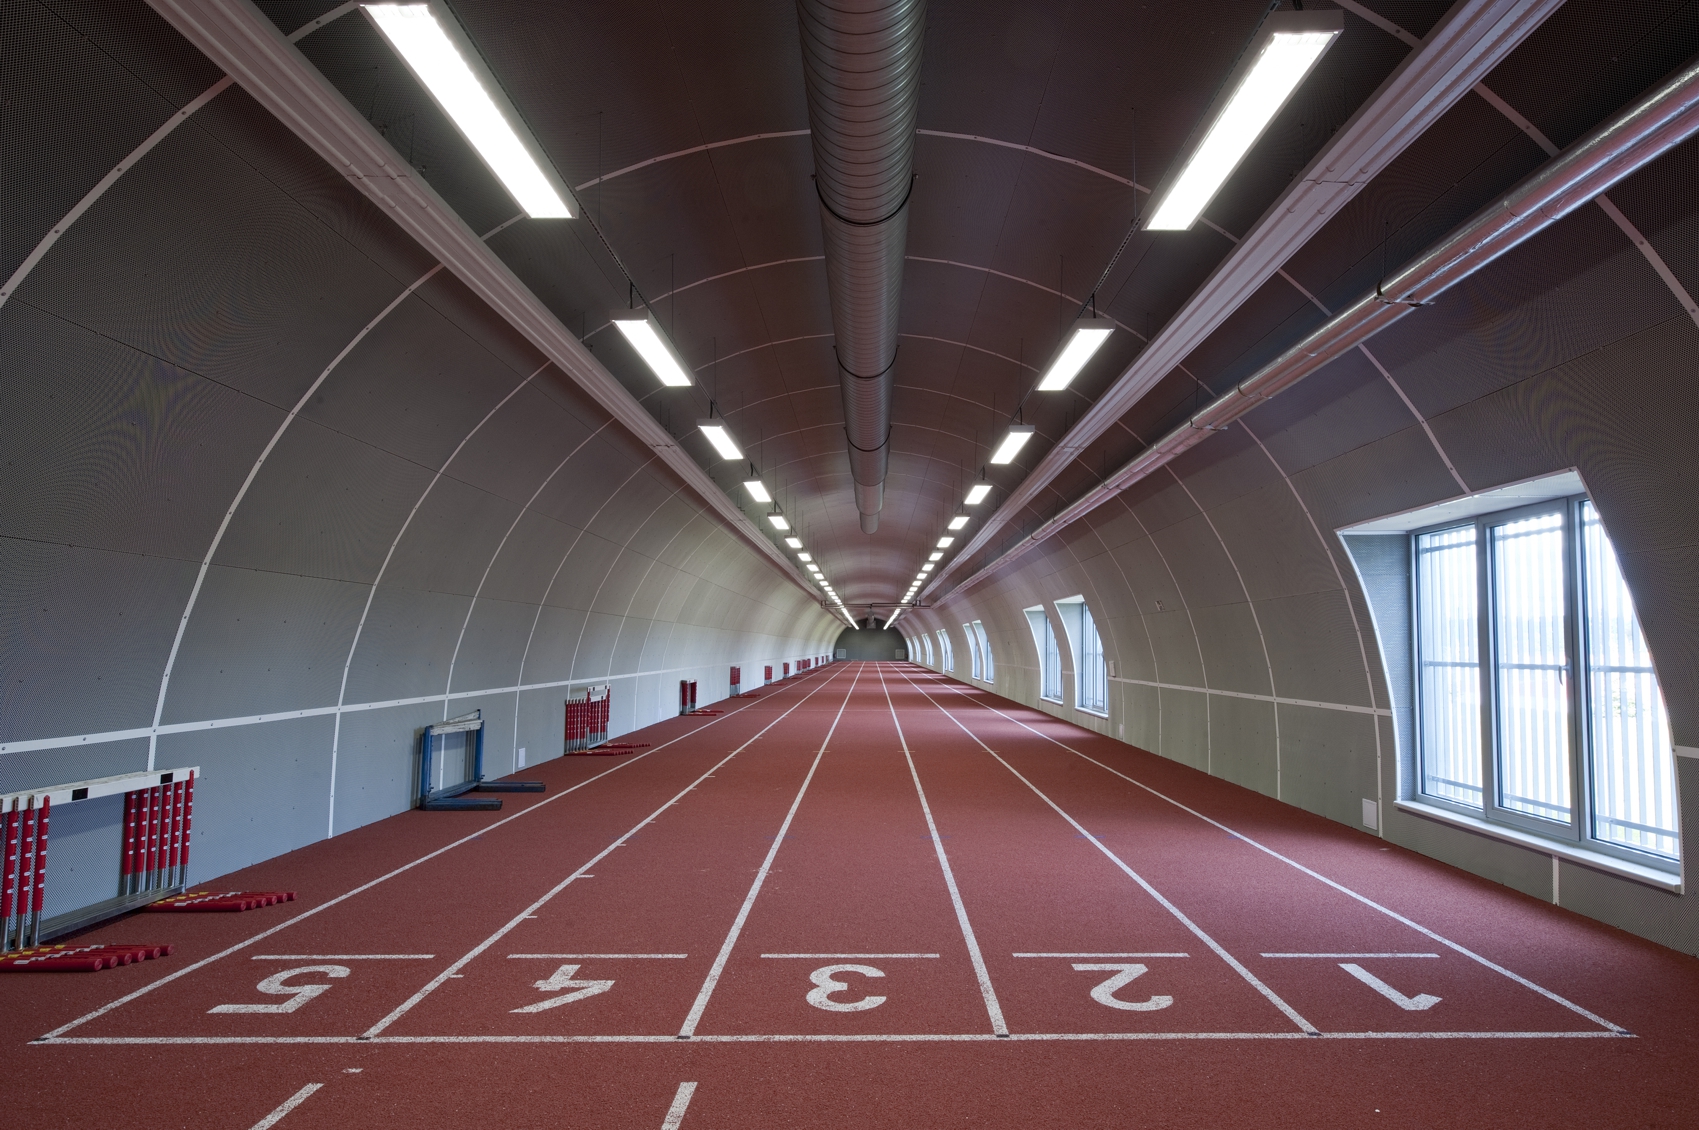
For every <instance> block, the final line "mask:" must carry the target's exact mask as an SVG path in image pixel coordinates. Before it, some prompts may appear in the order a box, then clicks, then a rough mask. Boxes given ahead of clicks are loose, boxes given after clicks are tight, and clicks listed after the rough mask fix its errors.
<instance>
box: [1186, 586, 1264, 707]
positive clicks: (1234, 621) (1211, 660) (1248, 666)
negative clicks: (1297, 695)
mask: <svg viewBox="0 0 1699 1130" xmlns="http://www.w3.org/2000/svg"><path fill="white" fill-rule="evenodd" d="M1191 622H1192V627H1193V628H1195V629H1196V631H1197V640H1198V646H1199V647H1200V648H1201V649H1202V650H1203V662H1204V669H1205V670H1206V671H1208V672H1209V685H1210V687H1211V688H1214V689H1220V690H1229V691H1239V692H1241V693H1244V694H1262V695H1266V694H1273V693H1274V688H1273V687H1271V686H1270V685H1269V681H1268V678H1269V671H1268V658H1267V654H1266V652H1265V651H1264V649H1263V642H1262V632H1261V631H1260V630H1259V629H1258V626H1257V621H1256V619H1255V617H1254V615H1253V613H1252V610H1251V606H1250V605H1249V604H1246V603H1244V602H1243V601H1241V602H1240V603H1238V604H1222V605H1214V606H1205V607H1201V608H1193V609H1192V610H1191ZM1165 681H1172V680H1165ZM1280 690H1281V693H1283V694H1284V693H1285V690H1286V688H1285V686H1284V685H1282V686H1281V687H1280Z"/></svg>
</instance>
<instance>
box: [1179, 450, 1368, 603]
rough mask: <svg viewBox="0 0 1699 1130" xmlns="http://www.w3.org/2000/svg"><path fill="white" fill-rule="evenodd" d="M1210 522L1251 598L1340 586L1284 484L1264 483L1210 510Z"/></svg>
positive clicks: (1331, 563)
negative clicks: (1237, 567)
mask: <svg viewBox="0 0 1699 1130" xmlns="http://www.w3.org/2000/svg"><path fill="white" fill-rule="evenodd" d="M1265 467H1266V464H1265ZM1210 518H1211V519H1212V520H1213V521H1214V523H1215V529H1216V532H1217V533H1218V534H1220V536H1221V540H1222V542H1223V544H1224V545H1225V546H1226V547H1227V552H1228V553H1229V554H1231V555H1232V558H1233V560H1234V561H1235V562H1236V563H1237V564H1238V566H1239V575H1240V578H1241V579H1242V580H1243V581H1244V583H1245V587H1246V589H1247V590H1249V593H1250V596H1251V597H1252V599H1255V600H1266V599H1268V598H1270V597H1281V596H1292V595H1296V594H1298V593H1311V592H1319V591H1322V590H1325V589H1337V588H1338V587H1339V574H1338V573H1337V572H1335V571H1334V567H1333V562H1332V561H1331V560H1329V559H1328V555H1327V548H1326V547H1325V546H1324V545H1323V544H1322V543H1321V541H1320V540H1319V539H1318V538H1317V536H1316V530H1315V528H1314V527H1313V526H1311V525H1310V521H1309V518H1308V517H1307V516H1306V515H1305V514H1304V510H1303V506H1302V504H1301V503H1300V502H1299V500H1298V498H1297V497H1296V496H1294V494H1293V493H1292V488H1291V487H1290V486H1288V485H1287V484H1286V483H1285V482H1284V481H1283V480H1281V479H1274V480H1273V481H1272V482H1265V484H1264V485H1263V486H1261V487H1259V488H1258V489H1256V490H1253V491H1249V492H1247V493H1245V494H1243V495H1241V496H1240V497H1238V498H1236V499H1234V500H1233V501H1231V502H1229V503H1226V504H1225V505H1223V506H1221V507H1220V508H1219V509H1216V510H1212V511H1211V512H1210Z"/></svg>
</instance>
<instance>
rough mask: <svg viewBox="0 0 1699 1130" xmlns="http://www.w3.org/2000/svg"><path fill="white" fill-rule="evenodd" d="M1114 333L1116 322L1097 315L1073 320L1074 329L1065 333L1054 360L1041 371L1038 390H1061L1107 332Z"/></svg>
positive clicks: (1098, 346)
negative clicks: (1064, 339) (1065, 336)
mask: <svg viewBox="0 0 1699 1130" xmlns="http://www.w3.org/2000/svg"><path fill="white" fill-rule="evenodd" d="M1114 332H1115V322H1114V320H1113V319H1110V318H1100V317H1098V316H1096V315H1095V314H1094V315H1092V316H1091V317H1088V318H1081V319H1079V320H1078V321H1076V322H1075V323H1074V327H1073V330H1072V331H1071V332H1070V333H1069V334H1068V340H1067V341H1065V342H1063V343H1062V348H1061V349H1059V350H1057V352H1056V359H1055V360H1054V361H1052V362H1050V367H1049V368H1048V369H1046V370H1044V376H1042V377H1040V378H1039V381H1038V391H1039V392H1060V391H1061V390H1062V389H1065V388H1067V387H1068V383H1069V382H1070V381H1072V380H1073V379H1074V378H1075V377H1077V376H1079V375H1080V370H1081V369H1083V368H1085V365H1086V362H1087V361H1090V360H1091V358H1092V355H1093V354H1094V353H1096V352H1097V351H1098V349H1100V348H1101V347H1102V345H1103V343H1104V342H1106V341H1108V340H1109V335H1110V334H1112V333H1114Z"/></svg>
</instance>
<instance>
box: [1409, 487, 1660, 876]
mask: <svg viewBox="0 0 1699 1130" xmlns="http://www.w3.org/2000/svg"><path fill="white" fill-rule="evenodd" d="M1588 502H1589V496H1588V495H1586V494H1568V495H1562V496H1559V497H1556V498H1550V499H1546V500H1543V501H1539V502H1532V503H1527V504H1524V505H1520V506H1513V507H1509V508H1507V509H1503V510H1493V511H1489V512H1486V513H1482V514H1476V515H1472V516H1469V517H1467V518H1454V519H1451V520H1450V521H1445V522H1438V523H1435V524H1433V525H1428V526H1422V527H1419V528H1416V529H1413V530H1411V531H1409V534H1408V545H1407V550H1408V552H1409V554H1410V592H1409V600H1410V639H1409V645H1410V658H1411V672H1410V674H1411V680H1412V684H1413V685H1412V690H1413V691H1414V696H1413V701H1412V712H1411V713H1412V733H1413V736H1414V745H1415V750H1414V752H1415V756H1416V761H1415V764H1414V766H1413V768H1414V773H1413V775H1412V776H1413V779H1412V781H1411V782H1410V788H1411V798H1412V799H1413V800H1414V801H1416V802H1418V803H1420V804H1423V805H1428V806H1432V807H1435V808H1440V809H1444V810H1447V811H1451V812H1456V813H1459V814H1461V815H1463V816H1466V817H1468V818H1470V819H1472V820H1479V821H1482V822H1484V823H1486V824H1489V825H1496V826H1498V827H1503V828H1506V829H1514V830H1515V831H1518V832H1522V833H1525V834H1529V835H1532V836H1535V837H1538V838H1540V839H1545V840H1549V841H1552V842H1553V843H1554V844H1567V845H1570V846H1571V847H1574V848H1577V849H1580V850H1583V851H1586V852H1593V853H1597V854H1599V855H1603V856H1608V857H1610V858H1613V859H1620V860H1625V861H1628V862H1631V863H1635V864H1639V865H1640V866H1643V867H1650V868H1653V869H1655V870H1659V871H1669V872H1677V873H1678V872H1679V870H1680V867H1681V860H1680V858H1679V853H1680V850H1681V848H1680V839H1681V830H1680V828H1679V826H1678V827H1677V828H1676V830H1675V836H1676V841H1677V845H1678V846H1677V853H1678V857H1677V858H1672V857H1670V856H1666V855H1661V854H1658V853H1656V852H1652V851H1647V850H1640V849H1637V848H1633V847H1628V846H1625V845H1622V844H1616V843H1612V842H1610V841H1609V840H1602V839H1599V838H1598V837H1597V836H1595V835H1594V834H1593V827H1594V823H1595V818H1596V813H1595V811H1594V796H1593V793H1594V779H1593V769H1594V766H1593V760H1594V758H1593V755H1592V749H1591V743H1592V734H1591V732H1590V730H1591V727H1590V719H1591V710H1590V702H1589V695H1590V693H1591V678H1590V674H1591V671H1590V668H1589V667H1588V660H1587V652H1586V646H1587V640H1586V637H1585V630H1586V629H1585V625H1584V621H1585V619H1586V609H1585V607H1584V601H1585V595H1584V593H1583V592H1582V587H1583V585H1584V583H1585V580H1584V575H1583V569H1584V562H1583V560H1582V554H1583V552H1584V547H1583V545H1582V522H1583V518H1582V508H1583V506H1584V505H1585V504H1587V503H1588ZM1594 508H1595V512H1596V511H1597V505H1596V504H1595V506H1594ZM1547 514H1559V515H1561V516H1562V520H1563V527H1562V532H1563V580H1562V591H1563V600H1564V608H1563V628H1562V639H1563V646H1564V650H1565V666H1564V678H1565V681H1566V687H1565V696H1564V697H1565V702H1566V705H1567V708H1568V724H1567V727H1566V737H1567V742H1568V749H1567V757H1568V777H1569V790H1570V811H1569V820H1568V822H1567V823H1564V822H1560V821H1557V820H1551V819H1544V818H1541V817H1537V816H1534V815H1531V814H1529V813H1524V812H1519V811H1517V810H1515V809H1510V808H1506V807H1504V806H1503V805H1501V804H1500V803H1499V800H1500V796H1501V793H1502V789H1501V779H1502V776H1503V773H1502V770H1501V757H1500V747H1501V745H1502V727H1501V726H1500V715H1499V706H1500V700H1501V697H1502V695H1501V688H1500V670H1499V654H1500V650H1501V648H1500V641H1499V639H1498V631H1497V621H1498V613H1499V593H1498V585H1497V584H1496V583H1495V577H1496V568H1497V564H1498V558H1497V554H1498V549H1497V546H1496V539H1495V538H1494V536H1493V530H1494V528H1495V527H1502V526H1505V525H1508V524H1510V523H1512V522H1517V521H1522V520H1525V519H1528V518H1535V517H1540V516H1543V515H1547ZM1467 527H1473V528H1474V530H1475V599H1476V631H1477V633H1478V635H1477V639H1478V644H1477V657H1478V666H1479V672H1478V678H1479V680H1480V710H1481V718H1480V726H1481V754H1480V755H1481V762H1482V764H1481V794H1482V795H1481V806H1480V807H1479V808H1476V807H1474V806H1471V805H1468V804H1464V803H1462V802H1459V801H1456V800H1453V799H1452V798H1449V797H1445V796H1439V795H1435V794H1433V793H1429V792H1426V791H1425V790H1424V787H1423V786H1424V784H1425V781H1426V776H1427V774H1426V764H1427V761H1426V759H1427V753H1428V747H1427V735H1426V734H1425V732H1424V714H1425V713H1426V711H1425V705H1426V700H1425V694H1426V687H1425V685H1424V683H1425V673H1424V668H1423V638H1422V637H1423V633H1422V568H1423V565H1422V559H1421V553H1420V551H1419V549H1418V546H1419V545H1420V541H1421V538H1422V537H1424V536H1426V535H1430V534H1437V533H1443V532H1446V531H1449V530H1459V529H1464V528H1467ZM1600 527H1601V530H1603V523H1602V519H1601V522H1600ZM1604 533H1605V536H1606V538H1607V539H1608V538H1609V531H1608V530H1604ZM1609 548H1610V550H1611V552H1612V553H1613V554H1614V553H1615V546H1614V544H1609ZM1634 615H1635V619H1636V621H1637V622H1638V620H1639V610H1638V609H1637V608H1636V609H1634ZM1654 678H1656V673H1655V671H1654ZM1657 692H1658V695H1659V698H1660V699H1661V700H1662V699H1663V683H1662V681H1661V680H1658V681H1657ZM1661 705H1662V706H1663V707H1664V709H1665V716H1666V717H1667V716H1668V703H1667V700H1665V701H1663V702H1662V703H1661ZM1670 754H1671V756H1672V757H1673V755H1674V751H1673V749H1672V750H1671V751H1670ZM1679 819H1680V817H1679V813H1678V814H1677V821H1678V824H1679Z"/></svg>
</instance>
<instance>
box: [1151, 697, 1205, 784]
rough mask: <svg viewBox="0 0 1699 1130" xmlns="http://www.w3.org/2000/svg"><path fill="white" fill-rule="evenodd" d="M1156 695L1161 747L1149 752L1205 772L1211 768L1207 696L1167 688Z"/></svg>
mask: <svg viewBox="0 0 1699 1130" xmlns="http://www.w3.org/2000/svg"><path fill="white" fill-rule="evenodd" d="M1158 693H1159V694H1160V696H1161V700H1162V702H1161V710H1162V745H1161V748H1159V749H1156V750H1154V751H1153V752H1155V753H1160V754H1161V755H1162V756H1163V757H1167V758H1171V759H1172V760H1174V761H1178V762H1180V764H1182V765H1190V766H1191V767H1192V768H1193V769H1202V770H1204V771H1205V772H1208V771H1209V769H1210V766H1211V757H1210V737H1211V734H1210V730H1211V727H1210V713H1209V706H1210V704H1209V696H1208V695H1205V694H1203V693H1202V692H1200V691H1180V690H1172V689H1170V688H1168V687H1163V688H1161V689H1160V691H1159V692H1158Z"/></svg>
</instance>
